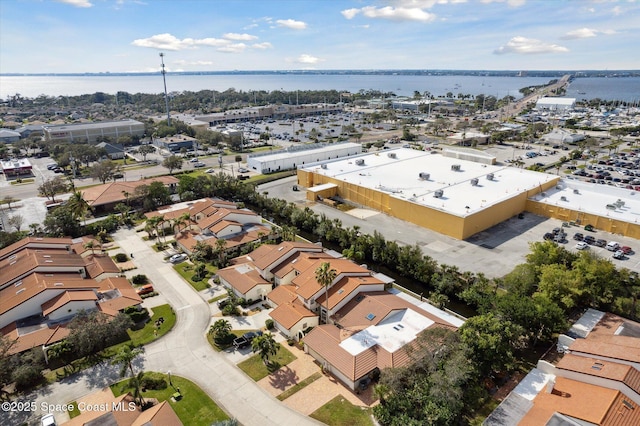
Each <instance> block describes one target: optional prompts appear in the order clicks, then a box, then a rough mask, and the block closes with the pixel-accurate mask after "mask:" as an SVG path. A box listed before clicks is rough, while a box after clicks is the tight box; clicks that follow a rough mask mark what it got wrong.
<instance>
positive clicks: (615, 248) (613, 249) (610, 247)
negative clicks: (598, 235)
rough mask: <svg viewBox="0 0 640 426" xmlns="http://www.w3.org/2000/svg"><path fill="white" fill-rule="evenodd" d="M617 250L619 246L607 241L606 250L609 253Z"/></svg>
mask: <svg viewBox="0 0 640 426" xmlns="http://www.w3.org/2000/svg"><path fill="white" fill-rule="evenodd" d="M618 249H620V244H618V243H617V242H615V241H609V244H607V250H609V251H617V250H618Z"/></svg>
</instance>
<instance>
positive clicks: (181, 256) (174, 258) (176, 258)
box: [169, 253, 187, 263]
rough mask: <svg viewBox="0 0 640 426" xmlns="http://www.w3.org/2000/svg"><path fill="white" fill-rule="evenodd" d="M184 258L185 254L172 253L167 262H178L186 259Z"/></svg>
mask: <svg viewBox="0 0 640 426" xmlns="http://www.w3.org/2000/svg"><path fill="white" fill-rule="evenodd" d="M186 259H187V255H186V254H184V253H179V254H174V255H173V256H171V257H170V258H169V262H171V263H180V262H182V261H183V260H186Z"/></svg>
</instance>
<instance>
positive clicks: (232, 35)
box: [222, 33, 258, 41]
mask: <svg viewBox="0 0 640 426" xmlns="http://www.w3.org/2000/svg"><path fill="white" fill-rule="evenodd" d="M222 37H223V38H226V39H227V40H235V41H239V40H242V41H251V40H257V39H258V37H256V36H253V35H251V34H237V33H226V34H224V35H223V36H222Z"/></svg>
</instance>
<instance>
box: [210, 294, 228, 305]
mask: <svg viewBox="0 0 640 426" xmlns="http://www.w3.org/2000/svg"><path fill="white" fill-rule="evenodd" d="M227 297H229V295H228V294H221V295H220V296H216V297H212V298H211V299H209V300H207V303H213V302H217V301H218V300H220V299H225V298H227Z"/></svg>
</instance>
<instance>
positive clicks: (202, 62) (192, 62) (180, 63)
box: [173, 59, 213, 66]
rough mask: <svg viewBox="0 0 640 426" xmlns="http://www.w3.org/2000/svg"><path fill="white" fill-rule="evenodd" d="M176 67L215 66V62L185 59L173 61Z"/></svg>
mask: <svg viewBox="0 0 640 426" xmlns="http://www.w3.org/2000/svg"><path fill="white" fill-rule="evenodd" d="M173 63H174V64H176V65H200V66H205V65H213V61H185V60H184V59H178V60H177V61H173Z"/></svg>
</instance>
